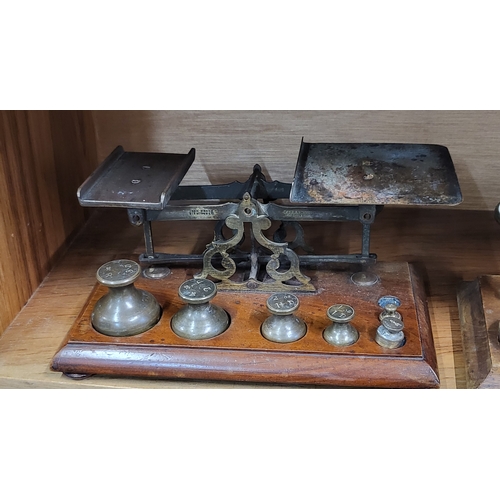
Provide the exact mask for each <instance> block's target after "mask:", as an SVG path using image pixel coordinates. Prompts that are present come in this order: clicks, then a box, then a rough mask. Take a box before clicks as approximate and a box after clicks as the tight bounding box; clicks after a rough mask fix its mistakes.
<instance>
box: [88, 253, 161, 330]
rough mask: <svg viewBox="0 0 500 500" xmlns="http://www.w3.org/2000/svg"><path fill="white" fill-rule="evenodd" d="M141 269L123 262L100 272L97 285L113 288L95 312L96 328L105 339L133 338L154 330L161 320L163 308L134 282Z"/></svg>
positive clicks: (98, 271)
mask: <svg viewBox="0 0 500 500" xmlns="http://www.w3.org/2000/svg"><path fill="white" fill-rule="evenodd" d="M140 274H141V268H140V266H139V264H137V263H136V262H134V261H133V260H127V259H119V260H113V261H111V262H108V263H106V264H104V265H102V266H101V267H100V268H99V269H98V270H97V275H96V277H97V281H98V282H99V283H101V284H102V285H105V286H107V287H108V288H109V291H108V293H107V294H106V295H104V296H103V297H101V298H100V299H99V300H98V301H97V303H96V305H95V307H94V310H93V311H92V316H91V321H92V326H93V327H94V328H95V329H96V330H97V331H98V332H99V333H103V334H104V335H110V336H112V337H129V336H131V335H138V334H139V333H143V332H145V331H146V330H149V329H150V328H152V327H153V326H154V325H155V324H156V323H157V322H158V320H159V319H160V315H161V307H160V305H159V304H158V302H157V300H156V299H155V298H154V297H153V295H151V294H150V293H149V292H146V291H145V290H139V289H137V288H136V287H135V286H134V281H135V280H136V279H137V278H138V277H139V276H140Z"/></svg>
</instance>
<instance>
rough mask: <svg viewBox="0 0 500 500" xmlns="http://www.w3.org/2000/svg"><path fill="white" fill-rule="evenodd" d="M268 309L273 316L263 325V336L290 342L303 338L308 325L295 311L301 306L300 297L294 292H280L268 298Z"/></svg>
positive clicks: (273, 340) (272, 339)
mask: <svg viewBox="0 0 500 500" xmlns="http://www.w3.org/2000/svg"><path fill="white" fill-rule="evenodd" d="M266 306H267V309H268V311H269V312H270V313H272V316H269V317H268V318H266V319H265V320H264V322H263V323H262V326H261V332H262V336H263V337H264V338H266V339H267V340H270V341H271V342H279V343H288V342H295V341H296V340H299V339H301V338H302V337H303V336H304V335H305V334H306V331H307V326H306V324H305V323H304V321H302V320H301V319H300V318H298V317H297V316H295V315H294V314H293V313H294V312H295V311H296V310H297V309H298V308H299V299H298V298H297V296H296V295H294V294H293V293H287V292H278V293H275V294H273V295H271V296H270V297H269V298H268V299H267V303H266Z"/></svg>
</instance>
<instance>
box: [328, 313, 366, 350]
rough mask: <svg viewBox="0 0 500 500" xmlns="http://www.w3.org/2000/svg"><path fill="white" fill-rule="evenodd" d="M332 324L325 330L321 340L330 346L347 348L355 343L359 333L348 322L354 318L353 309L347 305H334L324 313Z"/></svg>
mask: <svg viewBox="0 0 500 500" xmlns="http://www.w3.org/2000/svg"><path fill="white" fill-rule="evenodd" d="M326 315H327V316H328V318H329V319H330V320H331V321H332V324H331V325H329V326H327V327H326V328H325V331H324V332H323V338H324V339H325V340H326V341H327V342H328V343H329V344H331V345H335V346H339V347H342V346H348V345H352V344H354V343H356V342H357V341H358V339H359V333H358V331H357V330H356V328H354V326H352V325H351V324H350V323H349V322H350V321H351V320H352V318H354V309H353V308H352V307H351V306H348V305H347V304H334V305H333V306H330V307H329V308H328V310H327V311H326Z"/></svg>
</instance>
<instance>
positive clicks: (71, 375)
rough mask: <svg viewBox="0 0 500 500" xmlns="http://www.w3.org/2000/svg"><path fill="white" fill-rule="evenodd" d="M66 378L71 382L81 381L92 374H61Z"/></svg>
mask: <svg viewBox="0 0 500 500" xmlns="http://www.w3.org/2000/svg"><path fill="white" fill-rule="evenodd" d="M63 375H65V376H66V377H68V378H72V379H73V380H83V379H85V378H89V377H92V374H87V373H63Z"/></svg>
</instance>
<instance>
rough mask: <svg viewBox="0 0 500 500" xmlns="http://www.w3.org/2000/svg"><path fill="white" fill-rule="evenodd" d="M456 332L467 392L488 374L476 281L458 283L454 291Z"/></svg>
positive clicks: (485, 336) (487, 352)
mask: <svg viewBox="0 0 500 500" xmlns="http://www.w3.org/2000/svg"><path fill="white" fill-rule="evenodd" d="M457 302H458V314H459V318H460V332H461V334H462V346H463V352H464V357H465V381H466V387H467V389H476V388H478V387H480V386H481V385H482V384H483V383H484V382H485V381H486V379H487V378H488V376H489V375H490V373H491V368H492V363H491V352H490V345H489V340H488V329H487V327H486V318H485V315H484V308H483V301H482V295H481V284H480V281H479V279H476V280H474V281H464V282H462V283H461V284H460V285H459V287H458V290H457Z"/></svg>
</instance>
